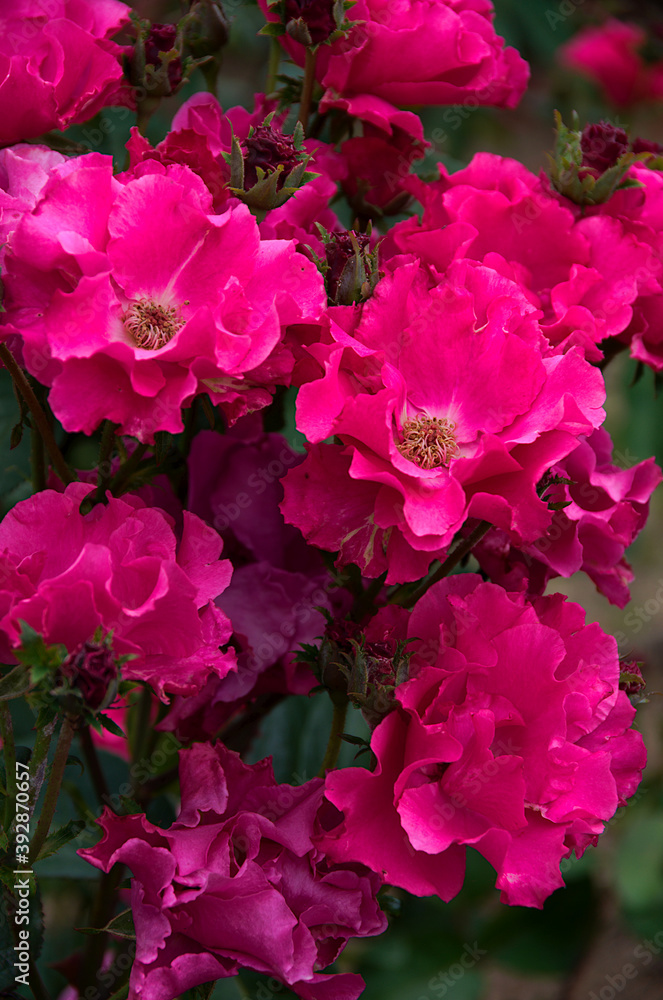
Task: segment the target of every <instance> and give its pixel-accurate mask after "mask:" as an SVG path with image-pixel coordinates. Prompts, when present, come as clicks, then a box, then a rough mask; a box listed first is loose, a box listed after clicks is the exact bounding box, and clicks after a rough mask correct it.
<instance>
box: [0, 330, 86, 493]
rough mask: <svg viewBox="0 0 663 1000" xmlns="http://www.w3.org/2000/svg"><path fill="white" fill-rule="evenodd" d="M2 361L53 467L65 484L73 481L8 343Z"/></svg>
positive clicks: (0, 355) (2, 347) (3, 346)
mask: <svg viewBox="0 0 663 1000" xmlns="http://www.w3.org/2000/svg"><path fill="white" fill-rule="evenodd" d="M0 361H2V363H3V365H4V366H5V368H6V369H7V371H8V372H9V374H10V375H11V377H12V379H13V381H14V385H15V386H16V388H17V389H18V391H19V392H20V394H21V395H22V396H23V399H24V400H25V402H26V403H27V406H28V409H29V410H30V413H31V414H32V418H33V420H34V422H35V424H36V426H37V429H38V431H39V433H40V434H41V437H42V441H43V442H44V444H45V445H46V450H47V452H48V454H49V456H50V459H51V463H52V465H53V468H54V469H55V471H56V472H57V474H58V476H59V477H60V479H61V480H62V482H63V483H65V485H68V484H69V483H73V482H74V480H75V478H76V477H75V476H74V474H73V473H72V471H71V469H70V468H69V466H68V465H67V463H66V462H65V460H64V458H63V456H62V452H61V451H60V449H59V448H58V445H57V442H56V440H55V437H54V436H53V431H52V430H51V427H50V424H49V422H48V419H47V417H46V414H45V413H44V411H43V409H42V408H41V406H40V404H39V400H38V399H37V397H36V396H35V394H34V391H33V389H32V386H31V385H30V383H29V382H28V379H27V376H26V375H25V372H24V371H23V370H22V368H21V367H20V366H19V365H18V364H17V363H16V359H15V358H14V355H13V354H12V353H11V351H10V350H9V348H8V347H7V345H6V344H0Z"/></svg>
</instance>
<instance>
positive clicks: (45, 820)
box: [28, 715, 74, 865]
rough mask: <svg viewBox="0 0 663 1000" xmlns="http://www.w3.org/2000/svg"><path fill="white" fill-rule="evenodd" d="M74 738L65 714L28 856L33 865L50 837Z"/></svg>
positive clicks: (72, 728)
mask: <svg viewBox="0 0 663 1000" xmlns="http://www.w3.org/2000/svg"><path fill="white" fill-rule="evenodd" d="M73 738H74V727H73V725H72V723H71V722H70V720H69V719H68V718H67V716H66V715H65V717H64V720H63V722H62V728H61V730H60V736H59V738H58V745H57V747H56V748H55V757H54V758H53V764H52V765H51V773H50V777H49V779H48V785H47V786H46V794H45V796H44V803H43V805H42V809H41V815H40V816H39V821H38V823H37V829H36V830H35V833H34V836H33V838H32V842H31V844H30V854H29V856H28V860H29V863H30V864H31V865H32V864H34V862H35V860H36V859H37V858H38V857H39V852H40V851H41V849H42V847H43V846H44V842H45V840H46V838H47V837H48V831H49V830H50V828H51V823H52V821H53V816H54V815H55V807H56V805H57V801H58V795H59V793H60V786H61V785H62V778H63V776H64V769H65V767H66V766H67V757H68V756H69V748H70V747H71V741H72V740H73Z"/></svg>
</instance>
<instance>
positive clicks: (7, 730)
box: [0, 701, 16, 832]
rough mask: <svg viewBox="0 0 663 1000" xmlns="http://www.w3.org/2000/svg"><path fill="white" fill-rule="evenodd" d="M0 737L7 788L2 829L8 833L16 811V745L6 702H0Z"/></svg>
mask: <svg viewBox="0 0 663 1000" xmlns="http://www.w3.org/2000/svg"><path fill="white" fill-rule="evenodd" d="M0 736H2V750H3V753H4V757H5V775H6V777H5V783H6V786H7V798H6V799H5V816H4V823H3V829H4V830H5V832H8V831H9V829H10V827H11V825H12V821H13V819H14V813H15V811H16V743H15V742H14V726H13V724H12V717H11V712H10V711H9V705H8V704H7V702H6V701H2V702H0Z"/></svg>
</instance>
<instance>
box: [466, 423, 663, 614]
mask: <svg viewBox="0 0 663 1000" xmlns="http://www.w3.org/2000/svg"><path fill="white" fill-rule="evenodd" d="M629 458H630V456H629ZM555 477H561V478H562V479H570V480H571V481H572V482H571V484H570V485H556V486H555V485H551V486H550V487H549V488H547V490H546V496H547V497H548V498H549V499H550V501H551V502H553V503H559V502H562V503H567V504H568V506H566V507H564V509H563V510H558V511H555V513H554V514H553V516H552V522H551V524H550V527H549V528H548V530H547V531H546V534H545V535H544V536H543V537H542V538H540V539H538V541H536V542H534V543H533V544H532V545H525V546H522V547H521V548H517V547H516V546H513V545H511V544H510V542H509V539H508V537H507V536H506V534H505V533H504V532H500V531H491V532H490V533H489V534H488V535H486V537H485V538H484V539H482V541H481V542H479V544H478V545H476V546H475V547H474V548H473V550H472V554H473V555H474V556H475V557H476V558H477V559H478V561H479V565H480V566H481V568H482V569H483V570H484V572H486V573H487V574H488V576H489V577H490V579H491V580H493V581H494V582H495V583H499V584H500V585H501V586H503V587H506V588H507V589H508V590H518V589H520V587H521V586H524V587H526V589H527V593H528V595H529V596H530V597H531V596H535V595H537V596H538V595H540V594H542V593H543V591H544V588H545V586H546V584H547V583H548V581H549V580H551V579H553V577H555V576H565V577H571V576H573V574H574V573H577V572H578V571H579V570H582V571H583V572H585V573H586V574H587V576H589V578H590V579H591V580H592V581H593V582H594V584H595V585H596V589H597V590H598V591H599V592H600V593H602V594H604V595H605V596H606V597H607V598H608V600H609V601H610V602H611V603H612V604H616V605H617V606H618V607H620V608H623V607H624V606H625V605H626V604H627V603H628V601H629V600H630V598H631V595H630V592H629V588H628V584H629V583H630V582H631V580H632V579H633V573H632V571H631V567H630V566H629V564H628V562H627V561H626V559H625V558H624V551H625V549H627V548H628V546H629V545H630V544H631V543H632V542H633V541H634V539H635V538H636V537H637V535H638V534H639V533H640V531H641V530H642V528H643V527H644V525H645V521H646V520H647V514H648V512H649V499H650V497H651V495H652V493H653V492H654V490H655V489H656V487H657V486H658V484H659V483H660V482H661V470H660V469H659V467H658V466H657V465H656V463H655V462H654V459H653V458H648V459H646V460H645V461H644V462H638V463H636V464H630V465H628V466H625V467H620V466H618V465H614V464H613V463H612V441H611V440H610V436H609V434H608V432H607V431H605V430H603V429H602V428H599V429H598V430H595V431H594V433H593V434H590V436H589V437H588V438H587V439H586V440H582V439H581V440H580V443H579V444H578V447H577V448H576V449H575V450H574V451H572V452H571V454H570V455H569V456H568V457H567V458H565V459H562V461H561V462H559V463H558V464H557V465H554V466H553V467H552V468H551V469H550V473H549V476H548V481H550V482H551V483H552V481H553V480H554V478H555ZM544 482H545V480H544Z"/></svg>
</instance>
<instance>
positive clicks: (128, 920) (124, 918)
mask: <svg viewBox="0 0 663 1000" xmlns="http://www.w3.org/2000/svg"><path fill="white" fill-rule="evenodd" d="M78 930H79V931H80V932H81V934H114V935H115V937H120V938H125V939H126V940H127V941H135V940H136V928H135V927H134V918H133V916H132V914H131V910H123V911H122V913H118V915H117V916H116V917H113V919H112V920H111V921H110V923H108V924H106V926H105V927H79V928H78Z"/></svg>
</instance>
